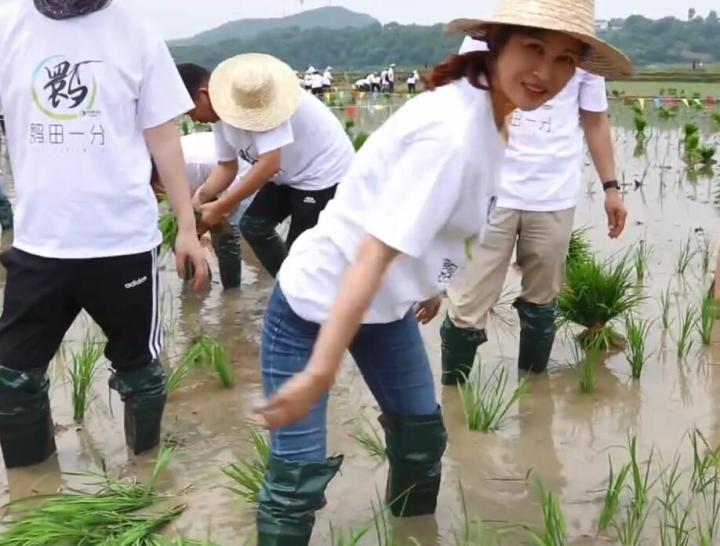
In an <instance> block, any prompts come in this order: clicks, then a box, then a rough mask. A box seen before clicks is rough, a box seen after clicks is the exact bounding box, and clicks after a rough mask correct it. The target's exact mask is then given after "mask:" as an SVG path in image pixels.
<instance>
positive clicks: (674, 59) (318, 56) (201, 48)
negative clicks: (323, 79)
mask: <svg viewBox="0 0 720 546" xmlns="http://www.w3.org/2000/svg"><path fill="white" fill-rule="evenodd" d="M600 35H601V37H603V38H605V39H607V40H608V41H609V42H610V43H612V44H613V45H615V46H617V47H619V48H621V49H622V50H623V51H625V52H626V53H627V54H628V55H629V56H630V57H631V58H632V60H633V62H634V63H635V64H636V66H639V67H642V66H647V65H651V64H669V63H671V64H686V65H687V64H690V63H692V62H693V61H701V62H705V63H711V62H720V20H719V19H718V15H717V13H716V12H714V11H713V12H711V13H710V14H709V15H708V16H707V17H702V16H698V15H695V14H693V17H692V18H690V19H689V20H687V21H682V20H679V19H676V18H674V17H666V18H663V19H658V20H653V19H647V18H646V17H643V16H641V15H634V16H631V17H628V18H627V19H625V21H624V22H623V25H622V28H613V30H611V31H608V32H604V33H601V34H600ZM461 40H462V37H461V36H457V35H453V36H447V35H445V34H443V27H442V25H434V26H419V25H399V24H397V23H390V24H386V25H381V24H373V25H370V26H367V27H362V28H346V29H342V30H333V29H325V28H316V29H304V30H302V29H299V28H285V29H279V30H273V31H269V32H264V33H261V34H259V35H257V36H255V37H253V38H250V39H243V38H242V37H241V36H239V37H237V38H236V39H225V40H221V41H215V42H214V41H212V39H211V37H208V41H207V42H206V43H203V44H199V45H193V46H179V45H178V46H174V45H173V44H171V50H172V52H173V55H174V56H175V58H176V60H177V61H178V62H195V63H198V64H202V65H205V66H207V67H214V66H215V65H217V64H218V63H219V62H221V61H222V60H224V59H226V58H228V57H231V56H233V55H237V54H239V53H246V52H264V53H269V54H271V55H275V56H276V57H279V58H281V59H283V60H285V61H286V62H287V63H289V64H290V65H291V66H293V67H295V68H296V69H298V70H300V69H303V68H305V67H307V66H308V65H309V64H312V65H314V66H316V67H325V66H327V65H330V66H333V67H336V68H341V69H345V70H363V69H367V70H371V69H377V68H380V67H383V66H387V65H388V64H390V63H397V64H398V65H399V66H403V67H407V68H424V67H425V66H432V65H434V64H436V63H438V62H440V61H441V60H443V59H445V58H447V57H448V56H449V55H451V54H453V53H455V52H457V49H458V46H459V44H460V42H461Z"/></svg>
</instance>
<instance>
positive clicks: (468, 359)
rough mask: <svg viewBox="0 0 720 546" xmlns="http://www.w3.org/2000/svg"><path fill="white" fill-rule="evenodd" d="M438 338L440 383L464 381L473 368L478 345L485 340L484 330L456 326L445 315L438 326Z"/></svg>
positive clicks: (447, 383)
mask: <svg viewBox="0 0 720 546" xmlns="http://www.w3.org/2000/svg"><path fill="white" fill-rule="evenodd" d="M440 339H441V340H442V378H441V382H442V384H443V385H457V384H461V383H464V382H465V381H466V379H467V378H468V377H469V376H470V372H471V371H472V369H473V364H474V363H475V355H476V354H477V350H478V347H480V345H482V344H483V343H485V342H486V341H487V334H486V332H485V330H466V329H464V328H458V327H457V326H455V325H454V324H453V322H452V320H450V316H449V315H445V320H444V321H443V323H442V326H441V327H440Z"/></svg>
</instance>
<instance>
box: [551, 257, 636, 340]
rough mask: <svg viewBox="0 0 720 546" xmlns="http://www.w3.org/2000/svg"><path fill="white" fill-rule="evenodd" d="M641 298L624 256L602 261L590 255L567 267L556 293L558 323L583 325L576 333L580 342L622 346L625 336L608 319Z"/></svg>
mask: <svg viewBox="0 0 720 546" xmlns="http://www.w3.org/2000/svg"><path fill="white" fill-rule="evenodd" d="M643 300H644V296H643V295H642V294H639V293H638V292H637V291H636V290H635V283H634V272H633V268H632V267H631V266H630V265H629V264H628V259H627V257H624V258H620V259H618V260H616V261H615V262H614V263H613V262H612V261H608V262H605V263H602V262H600V261H599V260H598V259H597V258H596V257H594V256H591V257H590V258H589V259H587V260H584V261H579V262H574V263H571V264H570V265H569V267H568V268H567V274H566V279H565V286H564V287H563V289H562V291H561V292H560V295H559V296H558V316H559V318H560V322H561V324H569V323H573V324H577V325H580V326H584V327H585V330H584V331H583V332H582V333H580V335H579V340H580V341H581V343H582V344H583V346H585V347H597V348H601V349H615V348H622V347H623V346H624V344H625V340H624V338H623V337H622V336H621V335H620V334H619V333H617V332H616V331H615V329H614V328H613V327H612V326H611V323H612V322H613V321H614V320H616V319H618V318H620V317H622V316H623V315H626V314H627V313H629V312H630V311H632V310H634V309H635V308H636V307H637V306H638V304H640V303H641V302H642V301H643Z"/></svg>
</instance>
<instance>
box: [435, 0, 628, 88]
mask: <svg viewBox="0 0 720 546" xmlns="http://www.w3.org/2000/svg"><path fill="white" fill-rule="evenodd" d="M494 25H516V26H523V27H531V28H537V29H541V30H552V31H557V32H562V33H565V34H568V35H570V36H572V37H574V38H576V39H578V40H580V41H581V42H583V43H584V44H586V45H587V46H589V53H588V55H587V56H586V58H585V59H584V60H583V62H582V63H581V65H580V67H581V68H584V69H585V70H587V71H588V72H593V73H595V74H598V75H600V76H606V77H626V76H630V75H631V74H632V64H631V62H630V60H629V59H628V58H627V57H626V56H625V55H624V54H623V53H622V52H621V51H619V50H617V49H615V48H614V47H613V46H611V45H610V44H608V43H607V42H604V41H603V40H600V39H599V38H597V36H596V35H595V2H594V0H500V3H499V5H498V7H497V9H496V10H495V14H494V15H493V16H491V17H488V18H482V19H457V20H455V21H452V22H451V23H450V24H449V25H448V31H449V32H464V33H466V34H469V35H471V36H476V37H482V36H483V35H484V34H485V33H486V32H487V29H488V28H489V27H491V26H494Z"/></svg>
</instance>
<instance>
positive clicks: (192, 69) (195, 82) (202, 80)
mask: <svg viewBox="0 0 720 546" xmlns="http://www.w3.org/2000/svg"><path fill="white" fill-rule="evenodd" d="M177 69H178V72H180V77H181V78H182V81H183V83H184V84H185V88H186V89H187V91H188V93H190V96H191V97H192V98H193V100H195V99H196V98H197V92H198V89H200V88H201V87H205V86H207V84H208V82H209V81H210V71H209V70H208V69H207V68H204V67H202V66H200V65H198V64H193V63H185V64H179V65H178V67H177Z"/></svg>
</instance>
